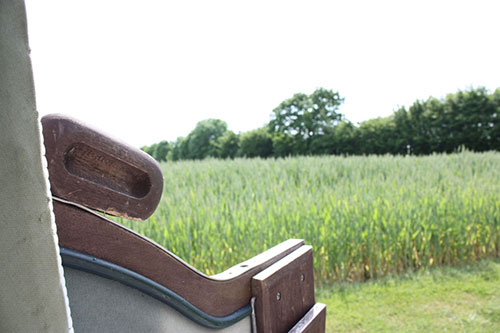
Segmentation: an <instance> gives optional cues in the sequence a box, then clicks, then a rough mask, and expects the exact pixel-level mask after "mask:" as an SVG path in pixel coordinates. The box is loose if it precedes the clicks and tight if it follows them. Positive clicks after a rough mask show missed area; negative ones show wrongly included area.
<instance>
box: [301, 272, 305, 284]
mask: <svg viewBox="0 0 500 333" xmlns="http://www.w3.org/2000/svg"><path fill="white" fill-rule="evenodd" d="M305 279H306V277H305V276H304V274H300V281H302V282H304V280H305Z"/></svg>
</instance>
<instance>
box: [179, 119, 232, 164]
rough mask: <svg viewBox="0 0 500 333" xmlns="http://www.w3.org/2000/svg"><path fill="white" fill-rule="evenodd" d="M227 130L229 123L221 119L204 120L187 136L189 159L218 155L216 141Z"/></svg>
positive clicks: (187, 156)
mask: <svg viewBox="0 0 500 333" xmlns="http://www.w3.org/2000/svg"><path fill="white" fill-rule="evenodd" d="M226 131H227V124H226V122H225V121H222V120H220V119H207V120H202V121H200V122H198V124H196V127H195V128H194V130H192V131H191V133H189V135H188V136H187V138H186V144H187V155H186V158H188V159H203V158H206V157H209V156H213V157H215V156H217V152H216V146H215V142H216V141H217V139H218V138H220V137H221V136H223V135H224V134H225V133H226Z"/></svg>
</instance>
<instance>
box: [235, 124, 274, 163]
mask: <svg viewBox="0 0 500 333" xmlns="http://www.w3.org/2000/svg"><path fill="white" fill-rule="evenodd" d="M272 154H273V140H272V137H271V134H270V133H269V132H268V131H267V129H266V128H259V129H256V130H253V131H249V132H246V133H243V134H241V137H240V149H239V151H238V156H242V157H269V156H271V155H272Z"/></svg>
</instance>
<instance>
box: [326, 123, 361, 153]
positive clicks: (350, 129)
mask: <svg viewBox="0 0 500 333" xmlns="http://www.w3.org/2000/svg"><path fill="white" fill-rule="evenodd" d="M357 133H358V128H357V127H356V126H354V124H353V123H352V122H350V121H349V120H342V121H341V122H340V124H338V125H337V126H336V127H335V129H334V131H333V132H332V133H330V134H329V135H327V138H326V139H327V140H328V141H329V142H330V145H329V147H330V150H329V151H328V153H330V154H335V155H353V154H356V153H358V154H359V150H360V148H359V146H360V143H359V138H358V135H357Z"/></svg>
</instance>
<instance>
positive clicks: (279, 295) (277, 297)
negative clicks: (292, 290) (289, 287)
mask: <svg viewBox="0 0 500 333" xmlns="http://www.w3.org/2000/svg"><path fill="white" fill-rule="evenodd" d="M276 300H278V301H280V300H281V293H280V292H278V293H277V294H276Z"/></svg>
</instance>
